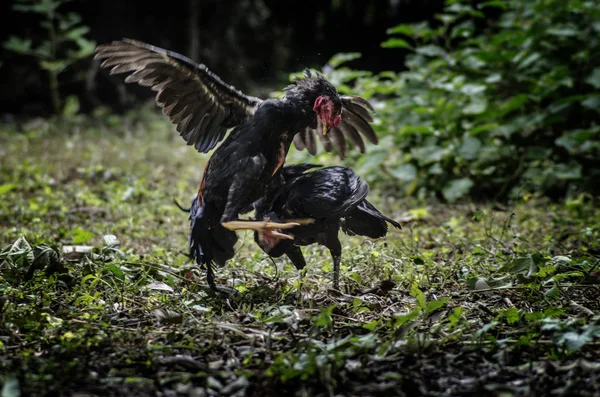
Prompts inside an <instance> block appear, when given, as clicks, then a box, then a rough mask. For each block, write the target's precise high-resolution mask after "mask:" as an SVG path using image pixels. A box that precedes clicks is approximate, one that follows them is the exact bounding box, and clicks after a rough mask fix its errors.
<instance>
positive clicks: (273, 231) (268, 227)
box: [221, 221, 300, 240]
mask: <svg viewBox="0 0 600 397" xmlns="http://www.w3.org/2000/svg"><path fill="white" fill-rule="evenodd" d="M221 225H222V226H223V227H224V228H226V229H229V230H232V231H236V230H255V231H257V232H258V233H259V234H261V233H262V234H268V235H271V236H273V237H278V238H282V239H287V240H293V239H294V237H293V236H290V235H288V234H284V233H281V232H278V231H277V230H278V229H279V230H281V229H290V228H293V227H296V226H300V224H299V223H297V222H287V223H277V222H268V221H229V222H222V223H221Z"/></svg>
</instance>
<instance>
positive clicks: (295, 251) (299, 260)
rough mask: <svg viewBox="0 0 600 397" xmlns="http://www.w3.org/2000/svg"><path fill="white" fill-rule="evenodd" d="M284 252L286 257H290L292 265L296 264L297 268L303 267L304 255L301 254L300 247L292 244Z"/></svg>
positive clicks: (304, 264)
mask: <svg viewBox="0 0 600 397" xmlns="http://www.w3.org/2000/svg"><path fill="white" fill-rule="evenodd" d="M285 254H286V255H287V257H288V258H290V260H291V261H292V263H293V264H294V266H296V269H297V270H302V269H304V266H306V260H304V255H302V251H301V250H300V247H296V246H294V247H292V248H290V249H289V250H288V251H287V252H286V253H285Z"/></svg>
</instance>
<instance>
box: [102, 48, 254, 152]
mask: <svg viewBox="0 0 600 397" xmlns="http://www.w3.org/2000/svg"><path fill="white" fill-rule="evenodd" d="M95 58H96V59H101V60H103V62H102V67H105V68H111V70H110V74H119V73H131V74H130V75H128V76H127V78H125V82H126V83H138V84H140V85H142V86H145V87H150V88H151V89H152V90H153V91H156V92H157V94H156V103H157V104H158V106H160V107H161V108H162V109H163V112H164V113H165V114H166V115H167V116H169V119H170V120H171V122H173V123H174V124H176V125H177V131H179V133H180V135H181V136H182V137H183V139H185V141H186V142H187V144H188V145H194V147H195V148H196V149H197V150H198V151H199V152H201V153H206V152H208V151H209V150H211V149H213V148H214V147H215V146H216V145H217V143H219V142H220V141H221V140H222V139H223V138H224V136H225V134H226V133H227V129H229V128H232V127H235V126H236V125H238V124H240V123H241V122H242V121H244V120H245V119H246V118H248V117H250V116H252V115H253V114H254V112H255V110H256V108H257V107H258V105H259V104H260V103H261V102H262V100H261V99H259V98H255V97H251V96H247V95H245V94H243V93H242V92H240V91H239V90H237V89H236V88H235V87H232V86H230V85H228V84H226V83H225V82H223V80H221V79H220V78H219V77H218V76H217V75H216V74H214V73H212V72H211V71H210V70H208V68H207V67H206V66H205V65H202V64H197V63H195V62H194V61H192V60H191V59H189V58H187V57H185V56H183V55H180V54H178V53H176V52H172V51H168V50H165V49H162V48H159V47H155V46H153V45H150V44H146V43H143V42H140V41H136V40H131V39H123V40H120V41H113V42H112V43H107V44H103V45H100V46H98V47H97V48H96V56H95Z"/></svg>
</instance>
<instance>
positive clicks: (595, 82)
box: [585, 68, 600, 88]
mask: <svg viewBox="0 0 600 397" xmlns="http://www.w3.org/2000/svg"><path fill="white" fill-rule="evenodd" d="M585 82H586V83H588V84H589V85H591V86H593V87H594V88H600V68H595V69H594V70H593V71H592V73H590V75H589V76H588V77H587V78H586V79H585Z"/></svg>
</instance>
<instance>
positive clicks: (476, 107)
mask: <svg viewBox="0 0 600 397" xmlns="http://www.w3.org/2000/svg"><path fill="white" fill-rule="evenodd" d="M487 106H488V101H487V99H486V98H485V97H484V96H474V97H471V103H469V104H468V105H467V106H465V107H464V108H463V110H462V113H463V114H480V113H483V112H485V110H486V109H487Z"/></svg>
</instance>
